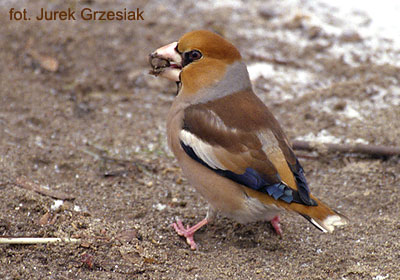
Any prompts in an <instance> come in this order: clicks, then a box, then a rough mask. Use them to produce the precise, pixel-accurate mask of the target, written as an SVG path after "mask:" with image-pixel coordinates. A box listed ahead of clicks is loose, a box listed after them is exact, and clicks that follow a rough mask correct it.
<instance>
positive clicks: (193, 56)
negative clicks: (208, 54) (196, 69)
mask: <svg viewBox="0 0 400 280" xmlns="http://www.w3.org/2000/svg"><path fill="white" fill-rule="evenodd" d="M202 56H203V55H202V54H201V52H199V51H198V50H192V51H189V52H186V53H185V54H184V57H183V64H182V66H185V65H188V64H189V63H191V62H193V61H195V60H198V59H200V58H201V57H202Z"/></svg>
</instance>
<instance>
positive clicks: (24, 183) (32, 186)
mask: <svg viewBox="0 0 400 280" xmlns="http://www.w3.org/2000/svg"><path fill="white" fill-rule="evenodd" d="M15 184H16V185H17V186H18V187H21V188H24V189H27V190H32V191H34V192H37V193H40V194H43V195H46V196H50V197H52V198H56V199H61V200H68V199H69V200H72V199H75V197H74V196H73V195H71V194H67V193H64V192H60V191H54V190H49V189H47V188H44V187H41V186H39V185H38V184H36V183H33V182H30V181H28V180H26V179H25V178H23V177H18V178H17V179H16V181H15Z"/></svg>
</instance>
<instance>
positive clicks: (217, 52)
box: [150, 30, 241, 94]
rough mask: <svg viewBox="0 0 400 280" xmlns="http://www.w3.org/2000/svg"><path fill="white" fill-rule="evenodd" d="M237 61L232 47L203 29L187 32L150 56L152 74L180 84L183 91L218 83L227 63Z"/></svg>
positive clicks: (237, 55)
mask: <svg viewBox="0 0 400 280" xmlns="http://www.w3.org/2000/svg"><path fill="white" fill-rule="evenodd" d="M240 60H241V55H240V53H239V51H238V50H237V49H236V48H235V46H233V45H232V44H231V43H230V42H228V41H227V40H225V39H224V38H222V37H221V36H219V35H217V34H215V33H213V32H210V31H206V30H197V31H192V32H189V33H186V34H185V35H183V36H182V37H181V38H180V39H179V41H178V42H173V43H171V44H168V45H166V46H164V47H161V48H159V49H157V50H156V51H155V52H153V53H152V54H151V55H150V64H151V65H152V67H153V71H152V72H151V73H152V74H155V75H159V76H161V77H165V78H167V79H170V80H172V81H176V82H180V83H182V87H183V88H184V90H185V93H186V94H193V93H196V92H197V91H198V90H199V89H202V88H207V87H210V86H213V85H214V84H216V83H218V82H219V81H221V80H222V79H223V78H224V76H225V74H226V72H227V70H228V68H229V66H230V65H233V64H234V63H235V62H237V61H240Z"/></svg>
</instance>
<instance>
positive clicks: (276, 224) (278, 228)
mask: <svg viewBox="0 0 400 280" xmlns="http://www.w3.org/2000/svg"><path fill="white" fill-rule="evenodd" d="M280 221H281V219H280V218H279V216H275V218H273V219H272V220H271V225H272V227H273V228H274V230H275V232H276V234H277V235H279V236H282V228H281V224H280Z"/></svg>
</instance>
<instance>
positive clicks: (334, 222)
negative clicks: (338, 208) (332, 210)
mask: <svg viewBox="0 0 400 280" xmlns="http://www.w3.org/2000/svg"><path fill="white" fill-rule="evenodd" d="M347 223H348V220H347V218H345V217H344V216H339V215H331V216H328V217H327V218H326V219H325V220H323V221H321V223H320V225H319V226H320V227H323V228H324V229H325V230H322V231H323V232H327V231H328V232H332V231H333V230H334V229H335V227H338V226H343V225H346V224H347Z"/></svg>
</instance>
